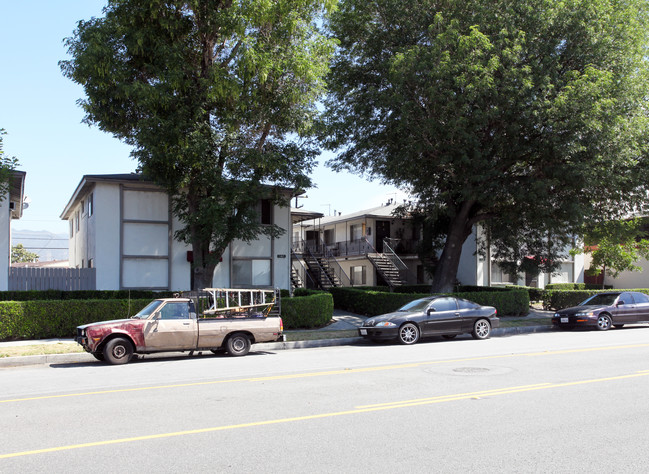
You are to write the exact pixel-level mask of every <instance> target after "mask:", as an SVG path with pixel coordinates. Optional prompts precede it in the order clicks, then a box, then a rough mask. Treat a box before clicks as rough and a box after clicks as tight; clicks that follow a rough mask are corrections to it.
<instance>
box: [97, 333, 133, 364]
mask: <svg viewBox="0 0 649 474" xmlns="http://www.w3.org/2000/svg"><path fill="white" fill-rule="evenodd" d="M103 352H104V359H105V360H106V362H108V363H110V364H113V365H119V364H126V363H127V362H128V361H129V360H131V357H132V356H133V345H132V344H131V342H130V341H129V340H128V339H124V338H123V337H116V338H115V339H111V340H110V341H108V342H107V343H106V345H105V346H104V351H103Z"/></svg>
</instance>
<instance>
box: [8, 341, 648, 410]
mask: <svg viewBox="0 0 649 474" xmlns="http://www.w3.org/2000/svg"><path fill="white" fill-rule="evenodd" d="M642 347H649V343H648V344H629V345H624V346H607V347H591V348H585V349H567V350H557V351H551V350H548V351H541V352H526V353H522V354H504V355H494V356H480V357H465V358H460V359H448V360H436V361H426V362H412V363H406V364H391V365H382V366H377V367H363V368H356V369H338V370H324V371H320V372H304V373H298V374H284V375H269V376H263V377H244V378H238V379H228V380H209V381H206V382H190V383H180V384H165V385H153V386H148V387H135V388H120V389H112V390H96V391H91V392H75V393H66V394H59V395H39V396H35V397H23V398H11V399H6V400H0V404H1V403H15V402H26V401H33V400H49V399H56V398H70V397H85V396H90V395H105V394H111V393H128V392H144V391H148V390H162V389H173V388H184V387H199V386H205V385H219V384H230V383H244V382H269V381H273V380H294V379H302V378H309V377H326V376H330V375H350V374H360V373H367V372H379V371H386V370H399V369H408V368H416V367H424V366H429V365H443V364H457V363H460V362H475V361H485V360H498V359H511V358H516V357H539V356H549V355H562V354H576V353H583V352H597V351H611V350H621V349H637V348H642Z"/></svg>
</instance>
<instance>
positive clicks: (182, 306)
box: [160, 302, 189, 319]
mask: <svg viewBox="0 0 649 474" xmlns="http://www.w3.org/2000/svg"><path fill="white" fill-rule="evenodd" d="M160 319H189V304H188V303H186V302H182V303H181V302H178V303H167V304H166V305H164V306H163V307H162V309H161V310H160Z"/></svg>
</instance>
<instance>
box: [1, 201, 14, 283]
mask: <svg viewBox="0 0 649 474" xmlns="http://www.w3.org/2000/svg"><path fill="white" fill-rule="evenodd" d="M10 265H11V211H10V210H9V193H5V194H4V195H3V199H2V201H1V202H0V291H7V290H8V289H9V266H10Z"/></svg>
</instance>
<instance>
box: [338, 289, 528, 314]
mask: <svg viewBox="0 0 649 474" xmlns="http://www.w3.org/2000/svg"><path fill="white" fill-rule="evenodd" d="M329 291H330V292H331V294H332V295H333V299H334V307H336V308H339V309H342V310H345V311H350V312H352V313H356V314H362V315H366V316H376V315H377V314H383V313H390V312H393V311H396V310H397V309H399V308H400V307H401V306H403V305H405V304H406V303H409V302H410V301H412V300H415V299H417V298H421V297H422V294H417V293H387V292H379V291H362V290H357V289H355V288H331V289H330V290H329ZM453 296H456V297H458V298H465V299H468V300H471V301H474V302H476V303H478V304H481V305H486V306H493V307H495V308H496V310H497V311H498V314H499V315H511V316H514V315H516V316H517V315H520V314H527V313H528V311H529V305H530V300H529V295H528V293H527V291H526V290H507V291H502V290H497V291H492V292H488V291H482V292H463V293H453Z"/></svg>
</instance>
